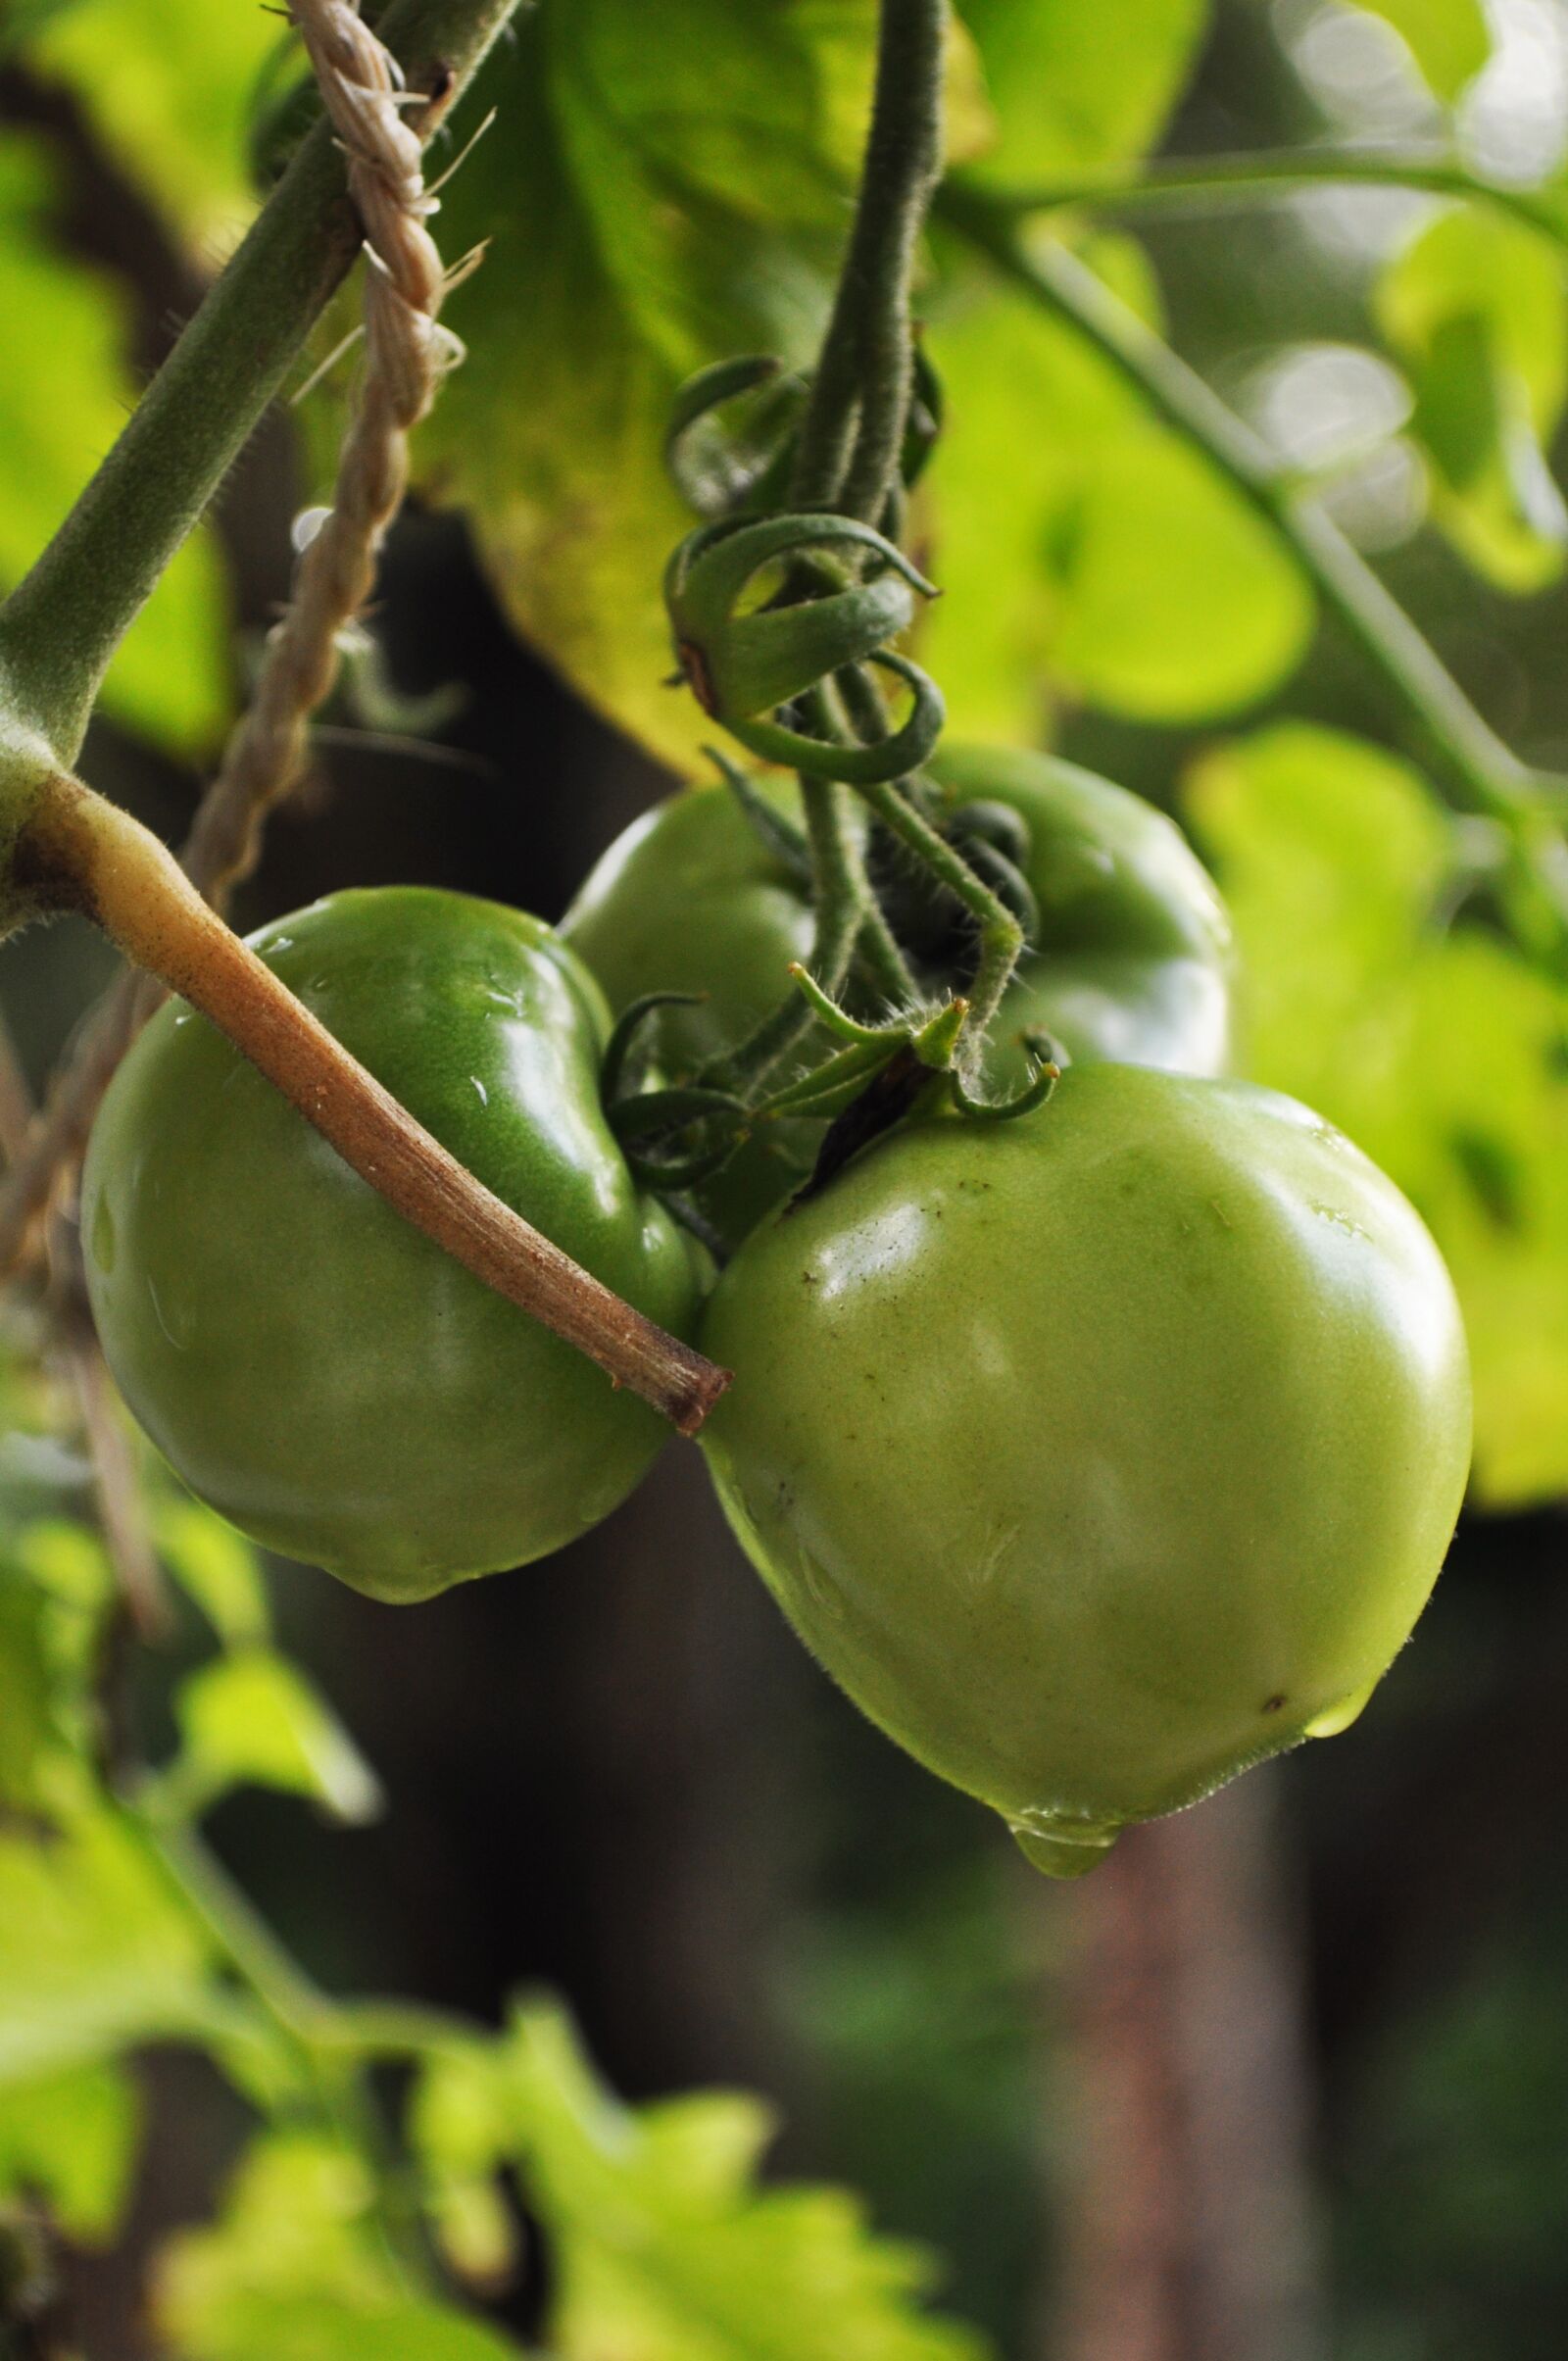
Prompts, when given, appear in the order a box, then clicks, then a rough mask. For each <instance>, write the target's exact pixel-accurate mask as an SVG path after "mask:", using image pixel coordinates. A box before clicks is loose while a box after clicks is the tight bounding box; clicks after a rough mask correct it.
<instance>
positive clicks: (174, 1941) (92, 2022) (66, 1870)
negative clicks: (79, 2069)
mask: <svg viewBox="0 0 1568 2361" xmlns="http://www.w3.org/2000/svg"><path fill="white" fill-rule="evenodd" d="M207 1967H208V1953H207V1949H206V1946H205V1943H204V1942H203V1939H202V1937H201V1936H200V1934H199V1933H198V1932H197V1929H196V1926H195V1924H194V1922H193V1920H192V1919H191V1917H190V1915H189V1914H188V1912H187V1911H186V1910H185V1909H184V1907H183V1906H182V1904H181V1903H180V1901H179V1899H178V1897H177V1896H176V1895H175V1894H172V1891H171V1890H170V1888H169V1886H168V1884H167V1883H166V1881H165V1880H164V1878H163V1877H162V1876H161V1874H160V1872H159V1869H158V1866H157V1864H156V1863H155V1862H154V1861H153V1860H152V1859H151V1858H150V1856H149V1855H148V1853H147V1851H146V1850H145V1848H144V1847H143V1846H142V1845H141V1844H140V1842H139V1841H138V1839H137V1838H136V1836H135V1835H134V1834H132V1833H131V1832H130V1831H129V1830H128V1829H127V1828H126V1827H125V1825H124V1824H123V1822H122V1821H121V1820H120V1819H119V1817H118V1816H117V1815H116V1814H115V1813H114V1812H112V1811H111V1810H110V1809H108V1808H107V1807H104V1808H102V1809H91V1808H88V1807H83V1808H82V1809H81V1811H80V1812H79V1813H78V1814H77V1815H76V1816H75V1818H74V1819H73V1821H72V1823H71V1824H70V1825H69V1826H68V1827H67V1828H65V1829H63V1830H61V1831H59V1832H53V1831H51V1832H49V1833H48V1834H46V1835H40V1836H34V1835H21V1834H8V1835H4V1836H0V2085H5V2084H9V2083H13V2082H17V2083H21V2082H32V2081H36V2080H37V2079H39V2078H40V2077H41V2076H46V2075H50V2074H54V2073H56V2072H60V2071H63V2070H64V2069H66V2068H68V2067H71V2066H75V2065H79V2064H83V2063H86V2062H89V2061H91V2060H95V2059H99V2058H104V2057H108V2056H110V2055H112V2054H113V2053H114V2052H115V2051H117V2050H119V2049H122V2048H124V2047H126V2046H128V2045H130V2044H132V2043H134V2042H137V2041H153V2040H156V2039H158V2038H160V2037H162V2036H169V2035H175V2034H180V2033H190V2032H196V2031H205V2030H208V2029H210V2028H211V2027H213V2026H214V2025H215V2024H217V2023H220V2022H221V2018H222V2011H221V2007H220V2006H219V2004H218V2000H217V1995H216V1993H215V1990H214V1988H213V1986H212V1985H211V1984H210V1982H209V1980H208V1976H207Z"/></svg>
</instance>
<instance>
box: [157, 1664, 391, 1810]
mask: <svg viewBox="0 0 1568 2361" xmlns="http://www.w3.org/2000/svg"><path fill="white" fill-rule="evenodd" d="M175 1710H176V1713H177V1716H178V1721H179V1727H180V1733H181V1735H182V1737H183V1739H184V1751H183V1753H182V1755H181V1756H180V1758H179V1761H178V1764H177V1766H176V1769H175V1772H174V1774H173V1775H174V1777H175V1778H176V1779H177V1780H178V1782H179V1784H180V1787H181V1790H182V1792H184V1793H185V1794H187V1795H191V1796H192V1797H194V1798H199V1799H200V1801H201V1803H202V1804H204V1805H205V1804H206V1803H209V1802H211V1801H213V1800H214V1799H215V1798H216V1797H217V1796H218V1795H221V1794H223V1793H224V1791H225V1790H227V1789H228V1788H231V1787H237V1786H245V1785H254V1786H259V1787H272V1788H281V1789H283V1790H284V1791H285V1793H288V1794H291V1795H309V1796H311V1797H312V1798H313V1799H314V1800H315V1801H316V1802H318V1803H319V1804H321V1805H322V1806H323V1808H324V1809H325V1810H327V1811H329V1812H331V1813H332V1814H333V1815H334V1817H335V1818H337V1819H339V1820H347V1821H350V1822H353V1821H364V1820H370V1819H373V1818H374V1817H375V1814H376V1813H377V1812H378V1811H379V1809H380V1806H381V1790H380V1787H379V1784H378V1783H377V1780H376V1778H375V1774H374V1772H373V1771H372V1770H371V1769H370V1767H369V1765H368V1763H367V1761H366V1760H365V1757H364V1756H363V1755H362V1754H361V1752H360V1751H359V1748H358V1747H357V1746H355V1744H354V1741H353V1740H352V1739H351V1738H350V1737H349V1735H348V1732H347V1731H346V1730H345V1729H344V1728H343V1725H342V1723H341V1722H340V1721H339V1720H338V1719H337V1717H336V1715H335V1714H334V1713H333V1712H332V1711H331V1709H330V1708H329V1707H328V1706H327V1705H326V1704H325V1703H324V1702H323V1701H322V1699H321V1697H319V1695H318V1694H317V1692H316V1691H315V1690H314V1689H313V1688H312V1686H311V1684H310V1682H309V1681H307V1679H306V1678H305V1675H304V1674H303V1673H302V1672H300V1671H299V1670H298V1669H297V1668H296V1667H295V1666H294V1665H292V1664H290V1663H289V1662H288V1660H287V1658H286V1657H283V1656H280V1655H277V1654H274V1652H273V1651H272V1650H271V1649H270V1648H261V1647H251V1648H241V1649H238V1650H236V1651H235V1652H234V1653H233V1654H232V1655H226V1656H219V1657H217V1658H216V1659H215V1660H214V1661H213V1662H212V1663H210V1664H204V1665H202V1666H201V1668H200V1670H199V1671H196V1672H194V1673H192V1674H191V1675H190V1677H189V1679H188V1680H187V1681H186V1682H185V1683H184V1684H183V1686H182V1688H181V1690H180V1692H179V1697H178V1699H177V1702H176V1707H175Z"/></svg>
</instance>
